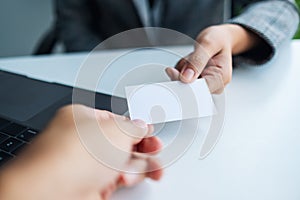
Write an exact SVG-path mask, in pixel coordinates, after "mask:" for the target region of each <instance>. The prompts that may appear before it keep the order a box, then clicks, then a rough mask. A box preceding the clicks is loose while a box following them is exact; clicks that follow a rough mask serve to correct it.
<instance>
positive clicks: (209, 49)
mask: <svg viewBox="0 0 300 200" xmlns="http://www.w3.org/2000/svg"><path fill="white" fill-rule="evenodd" d="M218 51H219V49H217V48H216V47H215V46H213V45H211V44H209V43H204V44H201V43H197V44H196V45H195V50H194V52H193V53H191V54H190V55H189V56H188V57H187V59H186V61H187V62H185V64H184V66H183V68H182V70H181V72H180V76H179V79H180V80H181V81H182V82H184V83H191V82H193V81H195V80H196V79H197V78H198V77H199V76H200V74H201V72H202V71H203V69H204V68H205V66H206V65H207V63H208V61H209V60H210V59H211V58H212V57H213V56H214V55H215V54H216V53H218Z"/></svg>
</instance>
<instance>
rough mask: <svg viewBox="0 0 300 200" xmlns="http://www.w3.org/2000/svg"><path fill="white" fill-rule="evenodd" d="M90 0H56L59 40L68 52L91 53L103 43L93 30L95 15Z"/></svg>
mask: <svg viewBox="0 0 300 200" xmlns="http://www.w3.org/2000/svg"><path fill="white" fill-rule="evenodd" d="M92 6H93V5H91V1H89V0H56V1H55V8H56V16H57V28H58V32H59V38H60V40H61V41H62V43H63V45H64V48H65V50H66V51H67V52H73V51H90V50H92V49H93V48H94V47H95V46H96V45H98V44H99V43H100V42H101V38H100V37H99V36H98V35H97V34H96V32H95V31H94V30H93V28H94V27H93V15H92V9H91V8H92Z"/></svg>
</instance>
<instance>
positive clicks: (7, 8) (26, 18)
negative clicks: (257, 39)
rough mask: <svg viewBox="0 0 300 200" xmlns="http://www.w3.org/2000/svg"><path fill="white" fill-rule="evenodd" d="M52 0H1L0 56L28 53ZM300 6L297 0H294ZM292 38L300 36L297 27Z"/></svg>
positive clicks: (49, 15) (45, 25) (49, 16)
mask: <svg viewBox="0 0 300 200" xmlns="http://www.w3.org/2000/svg"><path fill="white" fill-rule="evenodd" d="M52 1H53V0H42V1H41V0H26V1H24V0H1V2H0V27H1V31H0V44H1V45H0V57H10V56H24V55H30V54H32V52H33V51H34V48H35V46H36V45H37V42H38V40H39V39H40V38H41V36H42V34H43V33H45V32H46V31H47V30H48V29H49V28H50V27H51V23H52V22H53V13H54V12H53V5H52ZM296 2H297V4H298V6H300V0H296ZM294 38H297V39H300V29H299V30H298V32H297V34H296V35H295V37H294Z"/></svg>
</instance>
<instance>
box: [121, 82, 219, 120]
mask: <svg viewBox="0 0 300 200" xmlns="http://www.w3.org/2000/svg"><path fill="white" fill-rule="evenodd" d="M125 92H126V97H127V103H128V110H129V116H130V118H131V119H132V120H133V119H141V120H143V121H145V122H146V123H148V124H156V123H163V122H170V121H176V120H183V119H191V118H199V117H206V116H211V115H213V114H215V112H216V111H215V105H214V103H213V100H212V97H211V94H210V92H209V89H208V87H207V84H206V81H205V80H204V79H198V80H196V81H195V82H193V83H190V84H185V83H182V82H180V81H171V82H162V83H154V84H145V85H136V86H128V87H125Z"/></svg>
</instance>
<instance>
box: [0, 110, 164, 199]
mask: <svg viewBox="0 0 300 200" xmlns="http://www.w3.org/2000/svg"><path fill="white" fill-rule="evenodd" d="M152 131H153V127H151V126H149V125H147V124H145V123H144V122H142V121H130V120H129V119H127V118H125V117H122V116H117V115H114V114H112V113H109V112H107V111H100V110H94V109H91V108H88V107H85V106H79V105H74V106H68V107H65V108H63V109H61V110H60V111H59V112H58V113H57V114H56V116H55V118H54V119H53V121H52V122H51V123H50V124H49V125H48V127H47V128H46V129H45V130H44V131H43V133H41V134H40V135H39V136H38V137H37V138H36V139H35V140H34V141H33V142H32V143H31V144H30V145H29V146H28V147H27V148H26V149H25V150H24V151H22V153H21V154H20V155H19V156H18V157H16V159H14V160H12V161H11V162H9V163H8V164H7V165H6V166H4V168H2V169H1V171H0V199H3V200H4V199H5V200H17V199H23V200H35V199H36V200H38V199H51V200H52V199H56V200H60V199H61V200H68V199H70V200H71V199H72V200H76V199H80V200H85V199H99V200H100V199H105V200H106V199H108V197H109V196H110V194H111V193H112V192H113V191H114V190H116V189H117V188H118V187H120V186H132V185H135V184H136V183H138V182H140V181H142V180H143V179H144V178H146V177H149V178H151V179H153V180H158V179H160V177H161V175H162V171H161V170H160V169H159V168H160V165H159V162H158V161H157V160H156V159H155V158H154V157H153V156H149V155H148V154H144V153H152V154H153V153H155V152H157V151H158V150H159V149H160V148H161V147H162V144H161V143H160V141H159V140H158V138H156V137H147V138H144V137H146V136H149V135H150V134H151V132H152ZM100 158H103V159H100ZM128 171H129V172H128Z"/></svg>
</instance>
